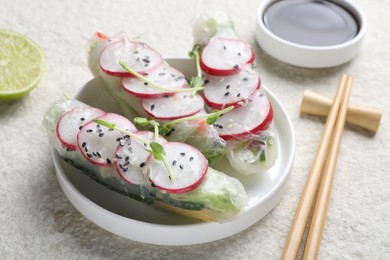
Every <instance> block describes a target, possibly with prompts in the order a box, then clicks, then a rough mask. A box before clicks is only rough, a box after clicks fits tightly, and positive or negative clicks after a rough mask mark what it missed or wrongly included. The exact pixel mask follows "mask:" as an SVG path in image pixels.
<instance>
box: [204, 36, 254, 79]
mask: <svg viewBox="0 0 390 260" xmlns="http://www.w3.org/2000/svg"><path fill="white" fill-rule="evenodd" d="M254 60H255V54H254V52H253V50H252V47H251V46H250V45H249V44H248V43H246V42H244V41H241V40H238V39H233V38H215V39H212V40H210V42H209V43H208V44H207V45H206V46H205V47H204V49H203V50H202V53H201V55H200V66H201V68H202V70H203V71H204V72H206V73H208V74H211V75H216V76H227V75H232V74H235V73H237V72H238V71H239V69H240V67H241V66H243V65H245V64H250V63H253V61H254Z"/></svg>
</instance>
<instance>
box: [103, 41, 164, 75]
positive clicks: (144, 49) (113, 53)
mask: <svg viewBox="0 0 390 260" xmlns="http://www.w3.org/2000/svg"><path fill="white" fill-rule="evenodd" d="M121 61H123V62H124V63H126V64H127V66H128V67H129V68H131V69H133V70H134V71H136V72H137V73H139V74H142V73H145V72H148V71H150V70H152V69H154V68H156V67H158V66H160V65H161V64H162V62H163V58H162V56H161V54H160V53H159V52H157V51H156V50H154V49H152V48H151V47H149V46H148V45H147V44H146V43H143V42H137V41H129V40H127V39H126V38H123V39H121V40H116V41H114V42H112V43H110V44H108V45H107V46H106V47H105V48H104V49H103V51H102V53H101V55H100V57H99V65H100V68H101V69H102V70H103V71H104V72H105V73H107V74H109V75H113V76H118V77H133V75H132V74H131V73H130V72H128V71H126V70H125V69H124V68H122V66H121V65H120V64H119V62H121Z"/></svg>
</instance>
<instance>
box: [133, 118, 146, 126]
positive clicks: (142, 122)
mask: <svg viewBox="0 0 390 260" xmlns="http://www.w3.org/2000/svg"><path fill="white" fill-rule="evenodd" d="M133 122H134V124H135V125H136V126H148V125H149V120H148V119H147V118H144V117H136V118H134V120H133Z"/></svg>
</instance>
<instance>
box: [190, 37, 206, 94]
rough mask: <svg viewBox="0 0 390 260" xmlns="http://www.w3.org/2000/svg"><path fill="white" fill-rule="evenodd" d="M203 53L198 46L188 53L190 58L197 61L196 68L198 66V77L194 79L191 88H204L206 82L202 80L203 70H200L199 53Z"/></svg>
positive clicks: (191, 81)
mask: <svg viewBox="0 0 390 260" xmlns="http://www.w3.org/2000/svg"><path fill="white" fill-rule="evenodd" d="M200 51H201V45H199V44H196V45H195V46H194V48H192V50H191V51H190V52H189V53H188V56H190V58H192V59H194V60H195V66H196V73H197V75H196V76H195V77H192V78H191V80H190V82H189V85H190V87H191V88H194V89H196V88H198V87H204V80H203V78H202V69H201V68H200V57H199V53H200Z"/></svg>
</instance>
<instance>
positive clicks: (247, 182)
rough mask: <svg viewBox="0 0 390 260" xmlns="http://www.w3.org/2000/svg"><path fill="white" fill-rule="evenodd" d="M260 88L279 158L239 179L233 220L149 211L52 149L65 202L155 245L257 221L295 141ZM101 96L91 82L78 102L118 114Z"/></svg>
mask: <svg viewBox="0 0 390 260" xmlns="http://www.w3.org/2000/svg"><path fill="white" fill-rule="evenodd" d="M167 61H168V62H169V64H171V65H172V66H174V67H176V68H178V69H179V70H181V71H182V72H183V73H184V74H185V75H191V72H193V71H194V67H193V65H192V63H191V62H190V60H188V59H167ZM192 74H193V73H192ZM263 90H264V92H265V93H266V95H267V96H268V98H269V100H270V101H271V103H272V105H273V109H274V126H275V129H276V133H277V136H278V139H279V144H278V145H279V147H278V148H279V158H278V160H277V162H276V164H275V165H274V166H273V167H272V168H271V170H270V171H268V172H267V173H265V174H259V175H255V176H249V177H245V178H241V179H240V180H241V181H242V183H243V185H244V186H245V189H246V191H247V194H248V198H249V203H248V206H247V208H246V210H245V212H244V213H243V214H241V215H239V216H238V217H237V218H235V219H234V220H231V221H228V222H225V223H214V222H207V223H206V222H200V221H196V220H193V219H189V218H186V217H182V216H178V215H174V214H171V213H167V212H162V211H159V210H156V209H153V208H151V207H149V206H147V205H144V204H142V203H140V202H137V201H134V200H132V199H130V198H128V197H125V196H122V195H120V194H118V193H116V192H113V191H111V190H109V189H107V188H106V187H104V186H103V185H100V184H98V183H97V182H95V181H94V180H92V179H90V178H89V177H88V176H86V175H85V174H83V173H82V172H81V171H79V170H77V169H75V168H73V167H71V166H70V165H68V164H67V163H65V162H63V161H62V160H61V158H60V157H59V156H58V154H57V153H56V152H55V151H53V160H54V165H55V168H56V172H57V178H58V181H59V183H60V185H61V188H62V189H63V191H64V193H65V195H66V196H67V198H68V199H69V201H70V202H71V203H72V204H73V205H74V206H75V207H76V208H77V209H78V210H79V211H80V212H81V213H82V214H83V215H84V216H85V217H86V218H88V219H89V220H91V221H92V222H93V223H95V224H96V225H98V226H100V227H102V228H104V229H106V230H108V231H110V232H112V233H114V234H116V235H119V236H122V237H125V238H128V239H132V240H136V241H140V242H144V243H150V244H158V245H192V244H200V243H206V242H210V241H214V240H218V239H222V238H226V237H228V236H231V235H234V234H236V233H238V232H240V231H242V230H244V229H246V228H248V227H250V226H251V225H253V224H254V223H256V222H257V221H259V220H260V219H261V218H263V217H264V216H265V215H266V214H267V213H268V212H269V211H270V210H271V209H272V208H273V207H274V206H275V205H276V204H277V203H278V201H279V199H280V198H281V196H282V194H283V187H284V185H285V183H286V181H287V179H288V176H289V173H290V170H291V167H292V164H293V159H294V151H295V138H294V133H293V127H292V123H291V121H290V119H289V117H288V115H287V113H286V111H285V109H284V108H283V106H282V104H281V103H280V101H279V100H278V99H277V98H276V97H275V96H274V94H273V93H272V92H271V91H269V90H267V89H266V88H265V87H263ZM102 93H103V91H101V89H100V83H99V80H97V79H94V80H92V81H90V82H88V83H87V84H86V85H85V86H83V87H82V88H81V90H80V92H79V93H78V94H77V95H76V98H77V99H79V100H80V101H83V102H85V103H87V104H89V105H91V106H96V107H100V108H102V109H105V110H106V111H111V112H118V111H119V110H118V108H117V107H116V105H115V104H114V103H112V102H111V101H110V100H109V99H107V98H106V97H105V95H104V94H102ZM225 165H226V164H225ZM216 168H217V167H216ZM217 169H218V168H217ZM220 169H221V168H220ZM223 170H224V171H225V172H230V173H231V174H234V172H233V171H232V169H230V168H227V167H225V168H224V169H223Z"/></svg>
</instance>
